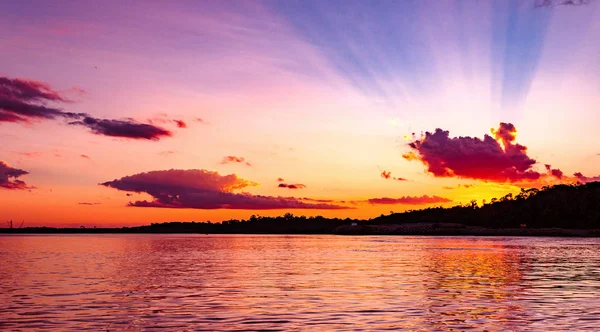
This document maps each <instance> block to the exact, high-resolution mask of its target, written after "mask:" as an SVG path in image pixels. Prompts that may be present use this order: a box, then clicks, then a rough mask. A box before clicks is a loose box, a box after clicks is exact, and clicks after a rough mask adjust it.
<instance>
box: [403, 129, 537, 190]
mask: <svg viewBox="0 0 600 332" xmlns="http://www.w3.org/2000/svg"><path fill="white" fill-rule="evenodd" d="M491 132H492V134H493V135H494V137H495V139H494V138H492V137H491V136H489V135H484V137H483V140H482V139H479V138H477V137H473V138H471V137H468V136H467V137H452V138H450V136H449V132H448V131H444V130H442V129H439V128H438V129H436V130H435V132H434V133H430V132H427V133H425V137H423V138H421V139H418V140H415V141H413V142H411V143H410V144H409V146H410V148H411V149H412V151H411V152H409V153H406V154H404V155H403V157H404V158H405V159H407V160H418V161H420V162H422V163H423V164H424V165H425V166H426V167H427V171H428V172H429V173H431V174H433V175H434V176H436V177H458V178H466V179H477V180H483V181H493V182H513V183H514V182H524V181H534V180H538V179H539V178H540V176H541V174H540V173H539V172H537V171H535V170H533V169H532V167H533V165H534V164H535V163H536V161H535V160H534V159H532V158H530V157H529V156H527V148H526V147H525V146H523V145H520V144H516V143H514V140H515V137H516V128H515V127H514V126H513V125H512V124H510V123H500V126H499V128H498V129H492V130H491ZM500 143H502V145H501V144H500Z"/></svg>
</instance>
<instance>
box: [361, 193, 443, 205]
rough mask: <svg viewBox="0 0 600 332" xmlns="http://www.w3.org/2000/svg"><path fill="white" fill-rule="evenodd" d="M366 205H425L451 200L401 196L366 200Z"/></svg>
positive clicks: (436, 197) (424, 196)
mask: <svg viewBox="0 0 600 332" xmlns="http://www.w3.org/2000/svg"><path fill="white" fill-rule="evenodd" d="M367 202H368V203H371V204H373V205H381V204H410V205H425V204H435V203H448V202H452V200H451V199H448V198H444V197H439V196H427V195H423V196H420V197H419V196H403V197H400V198H389V197H382V198H370V199H368V200H367Z"/></svg>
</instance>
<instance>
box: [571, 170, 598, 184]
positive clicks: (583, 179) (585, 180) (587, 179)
mask: <svg viewBox="0 0 600 332" xmlns="http://www.w3.org/2000/svg"><path fill="white" fill-rule="evenodd" d="M573 176H574V177H575V178H576V179H577V181H579V182H583V183H588V182H596V181H600V175H598V176H592V177H587V176H585V175H583V174H581V173H580V172H577V173H575V174H573Z"/></svg>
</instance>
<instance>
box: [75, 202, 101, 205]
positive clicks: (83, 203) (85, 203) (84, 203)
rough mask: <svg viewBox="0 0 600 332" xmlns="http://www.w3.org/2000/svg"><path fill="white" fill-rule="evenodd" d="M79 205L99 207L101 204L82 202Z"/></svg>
mask: <svg viewBox="0 0 600 332" xmlns="http://www.w3.org/2000/svg"><path fill="white" fill-rule="evenodd" d="M77 204H79V205H99V204H100V203H95V202H94V203H90V202H81V203H77Z"/></svg>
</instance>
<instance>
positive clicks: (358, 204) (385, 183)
mask: <svg viewBox="0 0 600 332" xmlns="http://www.w3.org/2000/svg"><path fill="white" fill-rule="evenodd" d="M539 3H541V1H534V0H531V1H529V0H516V1H504V0H502V1H466V2H465V1H457V2H451V1H397V2H391V1H374V2H367V1H356V2H351V1H330V2H324V1H314V2H309V1H261V2H254V1H176V2H168V1H55V2H52V1H2V2H0V222H1V225H0V227H3V226H4V223H5V220H10V219H12V220H14V221H16V222H17V223H20V222H21V221H24V222H25V225H26V226H36V225H47V226H79V225H86V226H94V225H95V226H122V225H140V224H148V223H150V222H162V221H191V220H195V221H206V220H211V221H213V222H214V221H221V220H226V219H230V218H247V217H249V216H250V215H252V214H259V215H264V216H266V215H281V214H283V213H286V212H292V213H294V214H303V215H307V216H309V215H310V216H314V215H323V216H327V217H335V216H337V217H342V218H346V217H351V218H371V217H376V216H378V215H380V214H382V213H386V214H388V213H389V212H390V211H395V212H400V211H404V210H408V209H417V208H425V207H428V206H440V205H441V206H452V205H456V204H459V203H468V202H469V201H471V200H473V199H475V200H477V201H478V202H481V201H482V200H483V199H486V200H489V199H490V198H492V197H501V196H504V195H505V194H507V193H509V192H516V191H519V190H520V188H529V187H541V186H544V185H548V184H556V183H574V182H577V181H579V182H588V181H593V180H600V178H599V177H598V176H599V175H600V132H599V131H598V126H599V124H600V116H599V115H598V114H599V113H600V2H597V1H591V2H590V3H588V4H585V5H553V6H536V4H539ZM438 128H439V130H437V129H438ZM436 130H437V131H436ZM486 135H487V136H486ZM546 165H549V166H546Z"/></svg>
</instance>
